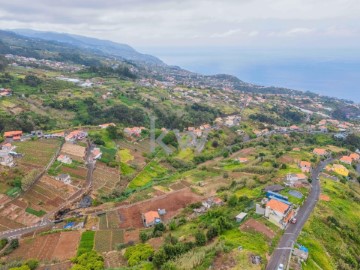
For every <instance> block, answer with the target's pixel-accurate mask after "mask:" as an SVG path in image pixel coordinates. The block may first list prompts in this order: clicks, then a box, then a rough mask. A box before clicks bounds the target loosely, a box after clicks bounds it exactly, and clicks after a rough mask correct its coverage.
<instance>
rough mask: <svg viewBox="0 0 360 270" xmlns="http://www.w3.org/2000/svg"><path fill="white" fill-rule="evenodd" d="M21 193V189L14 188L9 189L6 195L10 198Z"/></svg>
mask: <svg viewBox="0 0 360 270" xmlns="http://www.w3.org/2000/svg"><path fill="white" fill-rule="evenodd" d="M20 192H21V188H19V187H13V188H11V189H9V190H8V191H6V195H8V196H10V197H16V195H18V194H19V193H20Z"/></svg>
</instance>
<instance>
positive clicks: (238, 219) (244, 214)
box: [235, 212, 247, 222]
mask: <svg viewBox="0 0 360 270" xmlns="http://www.w3.org/2000/svg"><path fill="white" fill-rule="evenodd" d="M246 216H247V213H244V212H241V213H240V214H238V215H237V216H236V217H235V218H236V222H241V221H243V220H244V218H245V217H246Z"/></svg>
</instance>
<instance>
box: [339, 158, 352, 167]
mask: <svg viewBox="0 0 360 270" xmlns="http://www.w3.org/2000/svg"><path fill="white" fill-rule="evenodd" d="M340 162H342V163H345V164H348V165H351V164H352V158H351V157H348V156H343V157H341V158H340Z"/></svg>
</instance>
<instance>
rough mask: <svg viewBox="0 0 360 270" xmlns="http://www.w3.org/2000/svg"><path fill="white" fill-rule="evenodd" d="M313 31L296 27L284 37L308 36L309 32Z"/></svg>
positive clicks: (312, 30)
mask: <svg viewBox="0 0 360 270" xmlns="http://www.w3.org/2000/svg"><path fill="white" fill-rule="evenodd" d="M314 31H315V30H314V29H310V28H306V27H298V28H293V29H290V30H289V31H287V32H286V33H285V35H288V36H292V35H303V34H309V33H311V32H314Z"/></svg>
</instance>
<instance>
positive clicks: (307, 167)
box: [299, 161, 311, 173]
mask: <svg viewBox="0 0 360 270" xmlns="http://www.w3.org/2000/svg"><path fill="white" fill-rule="evenodd" d="M299 167H300V169H301V171H302V172H303V173H309V172H311V163H310V162H308V161H301V162H300V164H299Z"/></svg>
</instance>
